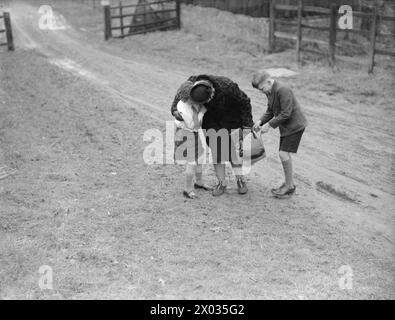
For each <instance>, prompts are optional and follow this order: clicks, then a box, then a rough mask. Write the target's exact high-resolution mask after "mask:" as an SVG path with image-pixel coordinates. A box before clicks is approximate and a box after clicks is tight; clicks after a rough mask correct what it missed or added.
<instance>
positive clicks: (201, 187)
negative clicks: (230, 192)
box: [194, 183, 213, 191]
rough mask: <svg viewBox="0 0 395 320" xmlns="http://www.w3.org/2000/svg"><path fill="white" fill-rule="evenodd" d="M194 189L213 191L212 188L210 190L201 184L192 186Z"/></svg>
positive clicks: (207, 186)
mask: <svg viewBox="0 0 395 320" xmlns="http://www.w3.org/2000/svg"><path fill="white" fill-rule="evenodd" d="M194 187H195V189H204V190H206V191H213V188H211V187H210V186H209V185H207V184H205V183H202V184H197V183H195V184H194Z"/></svg>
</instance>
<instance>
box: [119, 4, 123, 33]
mask: <svg viewBox="0 0 395 320" xmlns="http://www.w3.org/2000/svg"><path fill="white" fill-rule="evenodd" d="M119 15H120V16H121V17H120V20H121V21H120V22H121V36H122V38H123V9H122V1H119Z"/></svg>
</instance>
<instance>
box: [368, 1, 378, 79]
mask: <svg viewBox="0 0 395 320" xmlns="http://www.w3.org/2000/svg"><path fill="white" fill-rule="evenodd" d="M370 28H371V29H370V54H369V55H370V62H369V71H368V72H369V73H372V72H373V69H374V55H375V50H376V36H377V6H376V4H375V5H374V6H373V11H372V24H371V26H370Z"/></svg>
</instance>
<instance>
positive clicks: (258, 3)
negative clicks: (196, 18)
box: [181, 0, 360, 18]
mask: <svg viewBox="0 0 395 320" xmlns="http://www.w3.org/2000/svg"><path fill="white" fill-rule="evenodd" d="M181 2H182V3H185V4H192V5H195V6H201V7H211V8H217V9H219V10H224V11H230V12H232V13H237V14H244V15H247V16H251V17H266V18H267V17H269V15H270V0H181ZM290 2H292V0H276V3H277V4H285V5H288V4H290ZM333 2H338V4H339V2H341V4H348V5H352V6H356V5H357V4H358V3H359V2H360V0H304V3H305V4H306V5H309V6H321V7H329V6H330V4H331V3H333ZM280 14H281V15H282V16H284V17H291V16H293V12H290V11H287V10H285V11H282V12H281V13H280Z"/></svg>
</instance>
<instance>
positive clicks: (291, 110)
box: [261, 81, 307, 137]
mask: <svg viewBox="0 0 395 320" xmlns="http://www.w3.org/2000/svg"><path fill="white" fill-rule="evenodd" d="M267 105H268V106H267V110H266V112H265V114H264V115H263V116H262V117H261V122H262V124H265V123H267V122H269V125H270V126H271V127H272V128H277V127H279V129H280V135H281V136H282V137H286V136H289V135H291V134H294V133H296V132H298V131H300V130H303V129H305V128H306V126H307V120H306V117H305V116H304V114H303V112H302V110H301V108H300V105H299V103H298V101H297V100H296V98H295V96H294V94H293V92H292V90H291V89H289V88H287V87H283V86H281V85H280V84H279V83H278V82H277V81H274V83H273V87H272V90H271V92H270V94H269V95H268V103H267Z"/></svg>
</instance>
